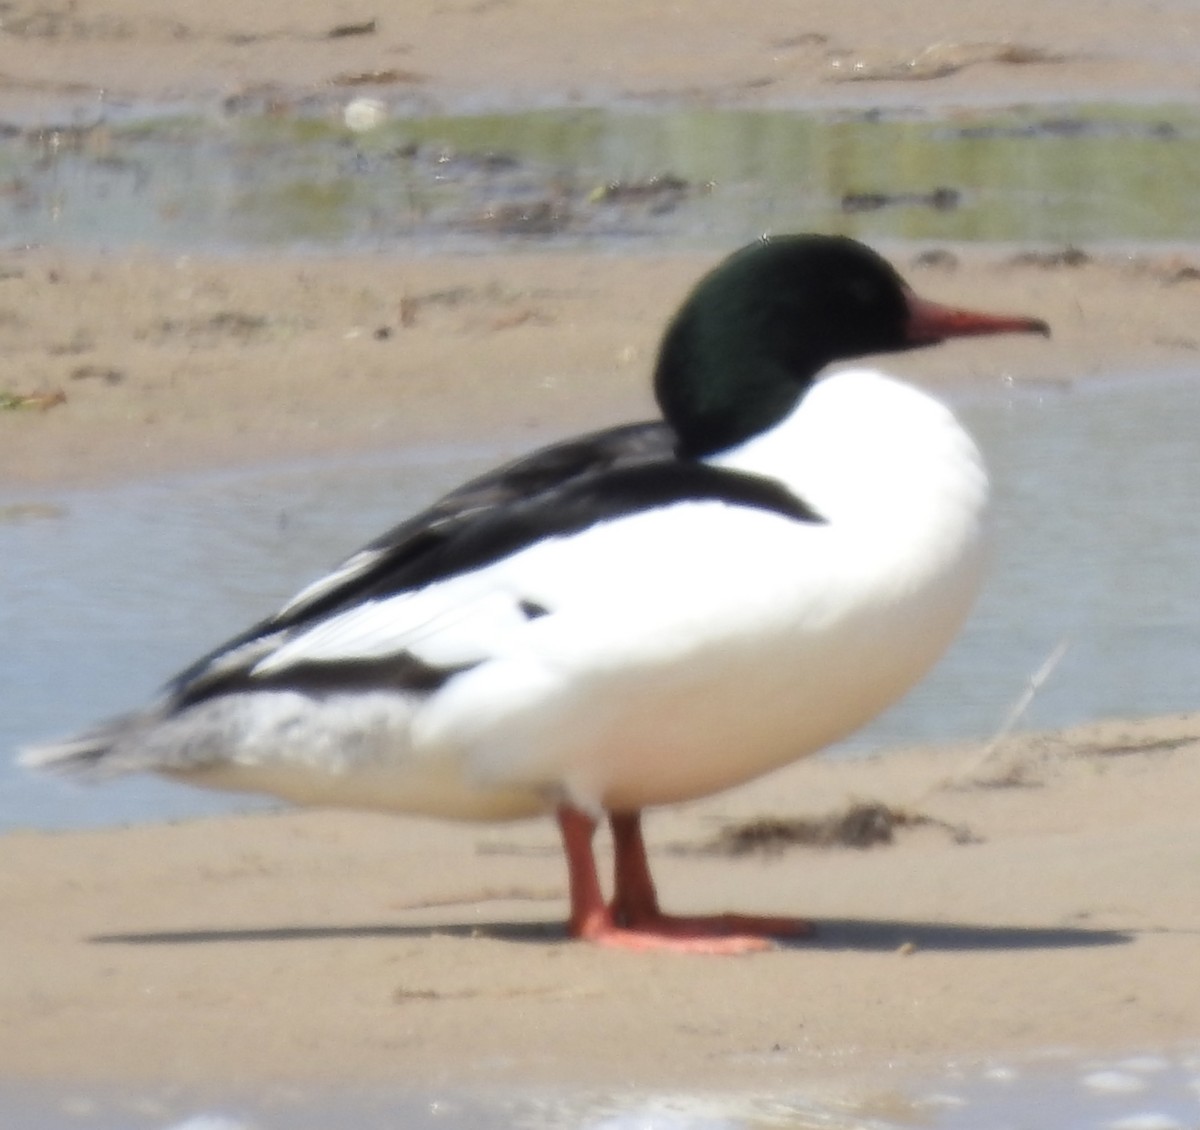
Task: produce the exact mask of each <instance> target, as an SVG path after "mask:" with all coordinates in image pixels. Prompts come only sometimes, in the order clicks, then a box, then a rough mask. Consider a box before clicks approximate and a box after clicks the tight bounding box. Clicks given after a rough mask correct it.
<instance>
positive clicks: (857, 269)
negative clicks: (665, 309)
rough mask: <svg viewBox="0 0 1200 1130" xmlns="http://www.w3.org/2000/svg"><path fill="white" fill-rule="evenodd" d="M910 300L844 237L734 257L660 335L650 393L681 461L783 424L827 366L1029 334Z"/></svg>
mask: <svg viewBox="0 0 1200 1130" xmlns="http://www.w3.org/2000/svg"><path fill="white" fill-rule="evenodd" d="M1048 332H1049V330H1048V328H1047V326H1046V324H1045V323H1044V322H1042V321H1040V320H1038V319H1036V318H1022V317H1018V318H1010V317H995V316H992V315H987V314H976V313H973V312H971V311H966V310H956V309H952V308H949V307H945V306H940V305H938V304H936V303H931V302H926V301H925V300H923V299H920V298H918V297H917V296H916V295H915V294H913V292H912V291H911V290H910V289H909V287H908V286H907V284H906V283H905V282H904V280H903V279H901V277H900V276H899V274H897V273H896V271H895V270H894V269H893V268H892V266H891V265H890V264H889V263H888V262H887V261H886V260H884V259H883V258H881V257H880V256H879V255H877V254H876V253H875V252H874V251H872V250H871V249H870V248H868V247H865V246H864V245H863V244H861V243H858V242H856V241H855V240H852V239H848V238H846V237H844V236H826V235H788V236H778V237H774V238H770V239H763V240H761V241H760V242H758V243H754V244H751V245H750V246H748V247H744V248H743V249H742V250H741V251H738V252H735V253H734V254H733V255H731V256H730V257H729V258H728V259H726V260H725V261H724V262H723V263H721V264H720V265H718V266H717V267H716V268H715V269H714V270H713V271H711V272H710V273H709V274H708V275H706V276H705V277H704V278H703V279H701V280H700V282H699V283H698V284H697V285H696V287H695V289H694V290H693V291H692V293H691V294H690V295H689V296H688V298H687V300H686V301H685V302H684V304H683V306H682V307H681V308H680V310H679V311H678V313H677V314H676V315H675V317H674V318H673V319H672V321H671V323H670V325H669V326H668V328H667V332H666V334H665V336H664V337H663V341H662V346H661V348H660V351H659V356H658V365H657V368H656V371H655V394H656V396H657V397H658V403H659V406H660V408H661V409H662V412H663V415H664V416H665V417H666V419H667V420H668V422H669V423H670V424H671V425H672V426H673V427H674V428H675V431H676V432H677V434H678V436H679V447H680V452H681V454H684V455H690V456H701V455H707V454H711V453H713V452H716V451H721V450H724V449H725V448H728V447H731V446H733V445H735V444H737V443H740V442H742V441H743V440H746V439H748V438H749V437H750V436H753V435H755V434H757V433H758V432H760V431H763V430H765V429H767V428H769V427H771V426H772V425H773V424H775V423H777V422H778V421H780V420H781V419H783V417H785V416H786V415H787V414H788V413H789V412H791V410H792V409H793V408H794V407H795V405H796V403H797V401H798V400H799V399H800V398H801V397H802V396H803V395H804V392H805V390H806V389H807V388H808V387H809V385H810V384H811V383H812V381H813V380H814V379H815V377H816V376H817V374H818V373H819V372H820V371H821V370H822V369H823V368H824V367H825V366H826V365H828V364H830V363H831V362H833V361H841V360H848V359H851V358H855V357H862V356H865V355H867V354H871V353H891V352H896V351H899V350H905V349H915V348H918V347H920V346H924V345H934V344H937V343H938V342H940V341H944V340H946V339H947V338H949V337H963V336H971V335H979V334H996V333H1041V334H1046V333H1048Z"/></svg>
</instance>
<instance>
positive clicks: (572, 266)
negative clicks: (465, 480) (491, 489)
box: [0, 0, 1200, 1093]
mask: <svg viewBox="0 0 1200 1130" xmlns="http://www.w3.org/2000/svg"><path fill="white" fill-rule="evenodd" d="M4 40H8V41H9V42H10V44H13V45H16V46H19V48H20V49H19V50H12V51H10V53H9V57H7V58H6V59H5V60H4V62H3V64H2V65H0V113H4V114H8V115H11V116H12V117H13V118H14V120H22V121H29V120H39V119H47V118H49V117H52V116H53V115H54V114H56V113H60V112H63V113H68V112H71V111H72V110H73V109H78V108H79V107H86V106H89V105H95V104H96V102H97V100H101V99H102V100H106V101H110V102H118V101H120V100H134V101H138V100H141V101H147V102H151V103H157V102H161V103H164V104H165V103H167V102H170V101H172V100H180V99H229V98H237V97H242V96H246V95H247V94H254V95H255V96H261V95H262V93H263V92H264V91H266V92H268V93H270V94H271V95H272V96H278V97H280V98H289V99H295V98H301V97H304V96H305V95H306V94H310V93H311V94H318V95H320V96H321V97H323V98H326V97H330V96H331V92H333V93H334V94H337V92H339V91H345V92H347V94H346V96H347V97H348V96H350V95H351V94H352V93H357V92H359V91H360V90H364V89H365V90H368V91H369V90H371V89H372V88H373V87H376V86H377V87H383V88H386V89H387V91H388V92H389V94H394V93H395V92H396V91H397V90H403V91H404V93H405V97H406V98H409V99H410V101H411V105H412V107H413V108H414V110H420V109H434V108H436V109H446V108H454V107H464V106H481V105H536V104H544V103H548V102H554V103H571V102H574V103H580V102H602V101H614V100H621V99H628V100H637V101H639V102H642V103H645V102H653V101H655V100H659V101H664V102H670V101H694V102H697V103H699V104H720V105H744V104H764V105H765V104H772V105H801V104H803V105H816V104H822V105H838V104H846V105H849V104H854V105H862V104H863V103H864V102H871V101H873V100H874V101H878V102H879V103H880V104H886V105H935V104H936V105H945V106H953V105H956V104H977V103H979V102H981V101H983V102H993V103H998V104H999V103H1008V102H1017V101H1029V100H1060V101H1065V100H1070V99H1084V98H1089V97H1094V96H1096V95H1097V94H1098V93H1099V92H1103V94H1104V96H1105V97H1107V98H1112V99H1127V100H1143V101H1145V100H1153V99H1157V98H1162V99H1171V98H1174V99H1185V98H1193V97H1194V95H1195V93H1196V85H1197V84H1196V79H1195V75H1196V69H1195V61H1196V58H1197V53H1198V52H1200V13H1197V12H1196V11H1195V10H1194V8H1193V7H1192V6H1191V5H1187V4H1183V3H1166V4H1161V3H1159V4H1150V3H1148V2H1146V3H1134V2H1131V3H1127V4H1122V5H1119V6H1118V5H1107V4H1101V3H1098V2H1097V3H1089V2H1085V0H1075V2H1074V3H1070V4H1063V5H1047V4H1033V3H1028V2H1025V0H1018V2H1017V3H1013V4H1008V5H1004V6H996V5H983V4H977V3H964V4H957V5H948V4H945V3H936V2H934V0H908V2H907V3H904V4H893V3H890V2H889V3H883V2H879V3H876V4H873V5H872V19H871V21H870V29H869V30H867V29H866V28H865V26H864V21H863V20H862V19H861V18H860V16H859V15H857V14H855V12H853V11H852V10H851V9H850V8H849V7H848V6H846V5H835V4H829V3H817V4H810V5H807V6H806V8H805V12H804V16H803V19H802V20H801V19H799V18H798V17H797V15H796V13H795V10H794V7H793V6H791V5H784V4H779V3H769V4H763V5H758V6H756V7H755V8H753V9H752V10H750V11H747V10H744V8H743V9H738V8H736V7H732V8H731V7H730V6H728V5H722V4H716V3H708V2H707V0H704V2H698V3H696V4H692V5H687V6H680V5H668V4H658V3H655V4H632V3H628V2H624V0H619V2H617V3H610V4H608V5H602V6H595V5H592V6H581V7H578V8H577V9H572V10H571V12H570V13H569V14H568V13H566V12H565V11H563V10H561V9H560V8H559V7H558V6H552V5H550V4H548V3H543V2H541V0H512V2H509V3H504V2H496V3H493V2H488V0H484V2H483V3H478V4H476V3H435V2H432V0H431V2H422V3H416V4H412V5H406V6H405V11H404V15H403V18H401V16H400V14H399V13H398V12H397V13H383V12H380V11H378V10H377V9H375V8H373V7H371V6H369V5H366V4H365V3H362V2H360V0H311V2H305V3H300V4H292V5H284V4H281V3H278V2H277V0H271V2H269V3H261V4H257V5H254V6H248V5H245V4H241V5H237V4H233V3H230V2H228V0H215V2H213V3H210V4H207V5H205V6H204V8H203V10H202V11H201V10H197V9H196V7H195V5H190V4H184V3H181V2H175V0H169V2H156V3H153V4H152V3H150V2H149V0H79V2H78V3H75V4H71V5H48V4H40V3H24V2H17V3H15V4H12V5H9V6H7V7H6V9H5V12H4V14H3V21H2V23H0V42H3V41H4ZM485 43H486V45H487V49H486V50H483V49H481V47H480V45H481V44H485ZM885 250H887V249H886V248H885ZM718 257H719V256H717V255H702V254H671V255H664V254H644V255H636V256H634V255H605V256H594V255H592V256H589V255H583V254H580V253H577V252H556V253H553V254H536V253H533V252H528V251H523V252H521V253H513V254H505V255H503V256H495V257H486V258H485V257H453V256H444V255H443V256H439V255H432V256H425V257H422V258H420V259H415V260H409V261H404V260H402V259H400V258H398V257H390V256H359V257H339V258H329V259H320V260H312V259H309V260H301V259H299V258H294V259H289V258H286V257H279V258H265V257H254V258H239V259H235V258H225V259H218V258H205V257H203V256H187V257H171V256H165V255H161V256H156V255H154V254H151V253H149V252H137V253H128V254H126V253H117V252H110V253H106V254H95V253H89V254H84V253H80V252H77V251H72V250H70V249H60V248H53V247H37V248H29V249H23V250H9V251H5V252H3V253H0V348H2V349H3V352H4V356H5V358H6V375H5V377H4V379H3V381H0V392H2V393H3V394H4V395H5V396H6V397H8V398H12V399H13V400H14V401H21V402H22V406H21V407H19V408H14V409H13V410H10V411H0V483H3V484H4V489H5V491H6V493H7V494H9V495H10V496H12V497H13V498H15V499H16V500H18V501H20V500H23V499H28V500H34V501H36V499H37V497H38V492H39V491H41V490H44V489H50V488H53V487H57V486H62V485H80V484H93V483H98V482H99V483H103V482H118V481H127V480H130V479H135V478H139V477H145V476H160V475H165V474H170V473H174V472H179V471H187V470H190V469H194V468H203V467H214V466H221V467H236V466H247V465H252V464H256V463H261V462H264V461H270V460H274V459H285V458H289V459H290V458H295V457H306V456H329V457H336V456H338V455H344V454H349V453H357V452H363V451H373V450H380V449H384V448H388V447H393V446H396V445H406V444H425V443H436V442H442V441H445V440H447V439H456V440H457V439H470V438H472V437H478V436H482V435H488V436H491V437H495V436H504V437H511V440H512V446H513V449H514V450H519V449H520V448H521V447H522V446H524V443H523V440H525V439H527V438H528V437H535V436H536V437H538V438H539V439H541V438H543V437H545V436H547V435H553V434H569V433H571V432H573V431H577V430H581V429H585V428H593V427H599V426H603V425H604V424H607V423H612V422H617V421H621V420H627V419H631V418H638V417H642V416H646V415H648V414H650V413H651V412H652V410H653V408H652V402H651V400H650V396H649V392H648V388H647V375H648V372H649V370H650V368H651V366H652V364H653V358H654V351H655V347H656V344H657V338H658V334H659V333H660V331H661V328H662V325H663V323H664V321H665V319H666V318H667V317H668V316H669V314H670V312H671V311H672V310H673V308H674V307H675V305H676V304H677V303H678V301H679V300H680V298H681V297H682V296H683V294H684V293H685V292H686V290H687V289H688V287H689V286H690V285H691V283H692V282H693V281H694V280H695V279H696V278H697V277H698V276H699V275H700V274H701V273H702V272H703V271H704V270H706V269H707V268H708V267H709V266H710V265H712V263H713V262H714V261H715V260H716V258H718ZM894 259H895V262H896V264H897V266H898V267H900V268H901V270H902V271H903V272H904V273H905V274H906V276H907V277H908V278H909V279H910V280H911V281H912V283H913V284H914V286H915V287H917V288H918V289H919V290H920V291H921V292H922V293H923V294H925V295H927V296H928V297H931V298H940V299H943V300H948V301H955V302H963V303H967V302H969V304H970V305H972V306H977V307H980V308H985V309H998V310H1008V311H1012V312H1020V313H1026V314H1033V315H1037V316H1039V317H1042V318H1044V319H1046V320H1047V321H1048V322H1049V323H1050V324H1051V326H1052V327H1053V330H1054V336H1053V338H1052V339H1051V340H1050V341H1048V342H1047V341H1042V340H1016V339H1014V340H995V341H987V342H977V343H976V342H972V343H965V344H957V345H955V346H954V347H953V348H944V349H941V350H936V351H930V352H925V353H919V354H913V355H909V356H905V357H903V358H897V359H896V361H895V363H894V364H893V363H891V362H889V368H891V369H894V370H895V371H897V372H899V373H902V374H906V375H909V376H911V377H913V378H914V379H919V380H921V381H922V382H924V383H927V384H930V385H933V386H937V385H938V384H939V383H946V382H959V383H961V382H977V383H982V384H985V385H989V384H1000V383H1002V382H1012V381H1015V382H1030V383H1035V382H1051V383H1063V382H1077V381H1084V380H1088V379H1092V378H1096V377H1104V376H1105V375H1108V374H1112V373H1124V372H1129V371H1134V370H1136V371H1140V372H1152V371H1157V370H1164V369H1175V370H1178V369H1181V368H1184V367H1187V366H1189V365H1192V364H1194V362H1195V357H1196V351H1197V350H1198V349H1200V330H1198V329H1197V322H1196V316H1195V310H1196V301H1197V296H1198V295H1200V263H1193V262H1192V261H1191V260H1189V259H1188V258H1186V257H1181V256H1177V255H1174V254H1169V253H1166V252H1164V253H1162V254H1151V255H1145V256H1138V257H1127V256H1117V255H1107V256H1106V255H1095V256H1090V255H1085V256H1081V257H1078V258H1075V257H1067V258H1066V260H1064V258H1063V257H1062V256H1056V255H1049V256H1046V257H1043V258H1041V259H1037V258H1035V259H1032V260H1030V259H1028V258H1026V259H1020V260H1018V259H1015V258H1014V256H1013V253H1012V252H1005V251H999V250H995V249H989V250H986V251H971V252H968V251H964V250H962V249H961V248H956V249H954V253H953V255H952V256H951V257H948V258H947V257H942V258H937V259H934V260H933V261H928V260H921V261H918V260H917V258H916V253H915V252H914V251H913V250H912V249H911V248H908V249H901V250H900V251H899V252H897V254H896V255H895V256H894ZM347 548H350V547H347ZM1198 754H1200V718H1198V717H1192V716H1189V717H1171V718H1159V719H1139V720H1128V721H1112V720H1099V721H1097V722H1096V723H1095V724H1094V725H1090V726H1086V727H1082V728H1080V729H1078V730H1072V731H1069V732H1062V733H1051V734H1019V735H1015V736H1012V737H1009V738H1007V739H1006V740H1005V741H1004V742H1002V743H1001V744H999V745H998V746H997V747H996V748H995V749H989V748H987V747H985V746H983V745H979V746H974V747H954V748H950V747H947V748H937V749H914V750H905V751H897V752H895V753H891V754H888V755H887V756H885V757H879V758H873V759H870V760H867V761H863V762H854V763H829V762H824V761H821V760H814V761H809V762H806V763H804V764H800V765H797V766H794V767H792V768H791V769H789V770H787V771H785V772H784V773H782V774H780V775H777V776H776V777H773V778H771V779H770V780H766V781H761V782H758V783H757V784H755V785H752V786H750V787H748V788H746V789H743V790H739V791H738V792H735V793H732V794H729V795H725V796H720V797H716V798H713V799H711V800H709V801H707V802H704V803H702V804H697V805H693V806H687V807H686V808H682V809H679V810H673V811H664V812H662V813H656V814H654V815H653V816H652V817H651V818H650V822H649V829H648V834H649V836H650V842H651V852H652V855H653V857H654V859H655V863H656V866H657V869H658V877H659V881H660V884H661V888H662V895H663V899H664V902H665V903H666V904H667V906H668V907H669V908H670V909H678V910H685V909H696V910H707V909H737V910H745V911H762V912H775V913H794V914H803V915H806V916H810V917H812V918H813V919H814V920H815V922H816V924H817V927H818V933H817V936H816V938H815V939H814V940H812V941H810V942H805V943H802V944H798V945H795V946H788V947H781V948H780V949H779V950H778V951H776V952H774V953H770V954H765V955H760V956H755V957H750V958H740V959H725V960H718V959H705V958H681V957H670V956H632V955H627V954H617V953H610V952H604V951H600V950H596V949H593V948H591V947H588V946H584V945H575V944H570V943H567V942H566V941H565V940H564V939H563V937H562V934H561V928H560V926H559V922H560V919H561V917H562V915H563V913H564V910H565V879H564V875H563V865H562V860H561V855H560V852H559V850H558V848H557V841H556V835H555V832H554V829H553V827H552V826H551V825H550V824H549V823H548V822H543V823H536V822H535V823H529V824H516V825H503V826H496V827H482V828H481V827H474V826H472V827H457V826H452V825H444V824H433V823H428V822H423V821H417V820H408V819H387V818H382V817H378V816H367V815H360V814H347V813H323V812H287V813H282V814H274V815H266V816H263V815H256V816H240V817H228V818H222V819H212V820H197V821H192V822H187V823H182V824H176V825H165V824H149V825H145V826H139V827H133V828H127V829H118V830H106V831H87V832H64V833H42V832H33V831H30V832H13V833H10V834H7V835H4V836H2V837H0V890H2V891H3V906H4V919H5V924H4V926H3V927H2V928H0V1065H2V1067H0V1076H3V1077H4V1078H5V1079H7V1080H10V1081H11V1080H37V1081H55V1080H62V1079H88V1080H105V1081H118V1082H120V1081H132V1080H149V1081H167V1082H180V1083H195V1084H211V1083H222V1084H232V1083H239V1084H250V1085H253V1084H257V1083H263V1082H267V1081H272V1082H287V1081H305V1082H307V1083H314V1082H317V1083H327V1084H330V1085H342V1084H357V1083H388V1084H396V1085H401V1086H403V1085H408V1084H414V1085H415V1084H418V1083H421V1082H428V1081H431V1080H432V1081H439V1082H445V1081H450V1082H459V1081H461V1082H462V1083H463V1084H467V1083H470V1084H481V1083H503V1084H512V1083H522V1084H526V1083H528V1084H539V1085H568V1086H576V1085H578V1086H673V1087H684V1088H704V1087H718V1088H734V1089H738V1088H757V1089H762V1090H769V1089H771V1088H773V1087H778V1086H780V1085H782V1084H783V1082H785V1081H786V1083H787V1084H788V1085H794V1084H796V1082H797V1081H800V1080H811V1081H813V1084H814V1085H817V1084H818V1083H820V1084H822V1085H832V1083H834V1082H836V1081H838V1080H848V1081H851V1083H852V1084H853V1085H854V1086H857V1087H858V1088H859V1091H860V1093H863V1090H864V1088H865V1090H866V1091H870V1090H871V1089H872V1088H876V1089H881V1090H882V1089H886V1085H887V1084H888V1081H889V1080H891V1079H900V1078H903V1077H905V1073H907V1072H910V1071H914V1070H918V1069H920V1068H922V1067H925V1066H929V1065H932V1064H939V1063H944V1062H946V1061H947V1059H949V1058H952V1057H955V1058H959V1059H961V1058H963V1057H977V1058H979V1059H986V1058H987V1057H989V1056H993V1055H1008V1056H1021V1055H1024V1054H1031V1053H1034V1052H1037V1051H1039V1050H1041V1049H1045V1048H1050V1047H1066V1048H1072V1049H1078V1050H1080V1051H1085V1052H1086V1051H1122V1050H1127V1049H1128V1050H1144V1049H1166V1048H1178V1047H1183V1046H1190V1045H1192V1044H1194V1043H1195V1041H1196V1039H1197V1037H1198V1036H1200V949H1198V948H1197V945H1196V938H1197V932H1198V931H1200V891H1198V890H1197V886H1196V880H1195V877H1196V872H1197V865H1198V864H1200V847H1198V846H1197V845H1200V815H1198V813H1200V776H1198V775H1197V773H1196V771H1195V759H1196V757H1197V755H1198ZM861 803H871V804H877V805H880V806H883V808H882V809H881V811H882V812H883V813H884V816H883V817H882V819H883V820H884V823H885V824H887V825H888V826H889V828H890V829H891V833H892V835H891V838H890V842H886V843H878V844H874V845H872V846H866V847H863V846H847V845H845V844H841V843H837V842H834V843H821V844H815V845H814V844H784V845H782V846H780V845H776V846H775V848H774V849H773V850H750V851H747V852H745V853H742V854H737V853H731V851H730V849H729V840H728V837H727V838H726V839H721V833H722V830H723V829H727V828H728V827H730V826H737V825H739V824H744V823H745V822H747V821H750V822H753V821H759V822H761V821H763V820H775V821H795V820H798V819H805V820H810V821H818V822H819V821H820V820H822V819H823V818H825V817H828V816H830V815H831V814H835V815H836V814H838V813H843V812H845V811H846V810H847V808H848V807H849V806H851V805H854V804H861ZM893 825H894V827H893ZM759 826H760V828H761V824H760V825H759ZM801 838H803V837H801ZM817 838H818V839H819V838H820V837H819V836H818V837H817ZM864 1081H865V1082H864Z"/></svg>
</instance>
